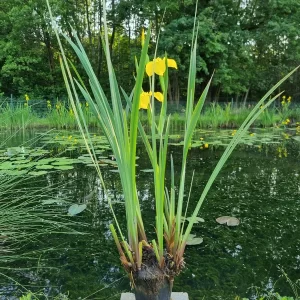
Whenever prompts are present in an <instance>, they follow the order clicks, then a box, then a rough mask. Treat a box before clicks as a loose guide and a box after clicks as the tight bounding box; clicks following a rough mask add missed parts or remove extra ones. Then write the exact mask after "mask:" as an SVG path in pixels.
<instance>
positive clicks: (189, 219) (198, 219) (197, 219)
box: [186, 217, 204, 223]
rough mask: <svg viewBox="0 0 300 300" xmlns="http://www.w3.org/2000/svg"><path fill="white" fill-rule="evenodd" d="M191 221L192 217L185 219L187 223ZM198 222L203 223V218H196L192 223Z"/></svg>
mask: <svg viewBox="0 0 300 300" xmlns="http://www.w3.org/2000/svg"><path fill="white" fill-rule="evenodd" d="M191 219H192V217H188V218H186V220H187V221H191ZM199 222H201V223H203V222H204V219H203V218H200V217H196V218H195V222H194V223H199Z"/></svg>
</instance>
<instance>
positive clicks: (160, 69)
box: [146, 57, 177, 77]
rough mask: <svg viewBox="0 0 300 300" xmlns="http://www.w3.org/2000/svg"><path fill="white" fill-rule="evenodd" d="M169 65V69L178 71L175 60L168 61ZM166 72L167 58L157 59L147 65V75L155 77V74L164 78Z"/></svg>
mask: <svg viewBox="0 0 300 300" xmlns="http://www.w3.org/2000/svg"><path fill="white" fill-rule="evenodd" d="M167 65H168V67H169V68H175V69H177V63H176V61H175V60H174V59H169V58H168V59H167ZM165 72H166V58H165V57H164V58H160V57H157V58H155V59H153V60H152V61H150V62H148V63H147V65H146V73H147V75H148V76H149V77H150V76H153V74H154V73H155V74H157V75H159V76H163V75H164V73H165Z"/></svg>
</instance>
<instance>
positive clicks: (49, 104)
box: [47, 100, 52, 109]
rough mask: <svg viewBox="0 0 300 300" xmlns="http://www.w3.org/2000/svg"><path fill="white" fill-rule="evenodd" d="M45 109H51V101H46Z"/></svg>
mask: <svg viewBox="0 0 300 300" xmlns="http://www.w3.org/2000/svg"><path fill="white" fill-rule="evenodd" d="M47 107H48V108H49V109H51V107H52V105H51V101H50V100H47Z"/></svg>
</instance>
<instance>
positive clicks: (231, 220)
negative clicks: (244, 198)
mask: <svg viewBox="0 0 300 300" xmlns="http://www.w3.org/2000/svg"><path fill="white" fill-rule="evenodd" d="M216 221H217V222H218V223H219V224H226V225H227V226H238V225H239V224H240V220H239V219H238V218H236V217H229V216H224V217H219V218H217V219H216Z"/></svg>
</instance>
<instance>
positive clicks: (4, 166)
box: [0, 161, 17, 170]
mask: <svg viewBox="0 0 300 300" xmlns="http://www.w3.org/2000/svg"><path fill="white" fill-rule="evenodd" d="M15 168H17V166H14V165H13V164H12V163H11V162H9V161H5V162H4V163H1V164H0V170H10V169H15Z"/></svg>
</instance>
